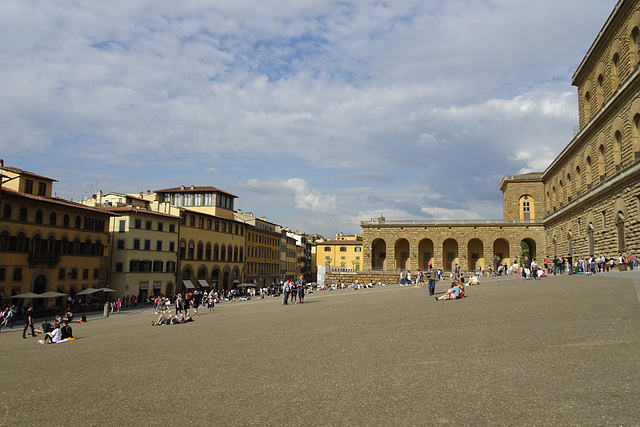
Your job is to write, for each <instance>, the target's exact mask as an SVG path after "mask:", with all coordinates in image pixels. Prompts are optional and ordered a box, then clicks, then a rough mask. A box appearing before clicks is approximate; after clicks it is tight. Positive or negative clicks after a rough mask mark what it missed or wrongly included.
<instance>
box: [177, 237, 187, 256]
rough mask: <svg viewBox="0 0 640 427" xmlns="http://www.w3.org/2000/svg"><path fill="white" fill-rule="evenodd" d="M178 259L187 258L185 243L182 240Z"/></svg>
mask: <svg viewBox="0 0 640 427" xmlns="http://www.w3.org/2000/svg"><path fill="white" fill-rule="evenodd" d="M179 257H180V259H186V258H187V243H186V242H185V241H184V240H183V241H181V242H180V254H179Z"/></svg>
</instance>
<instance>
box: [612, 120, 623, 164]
mask: <svg viewBox="0 0 640 427" xmlns="http://www.w3.org/2000/svg"><path fill="white" fill-rule="evenodd" d="M613 163H614V164H615V168H616V172H620V170H621V169H622V134H621V133H620V131H619V130H617V131H616V133H615V134H614V135H613Z"/></svg>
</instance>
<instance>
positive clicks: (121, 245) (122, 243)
mask: <svg viewBox="0 0 640 427" xmlns="http://www.w3.org/2000/svg"><path fill="white" fill-rule="evenodd" d="M117 248H118V249H124V239H120V240H118V244H117Z"/></svg>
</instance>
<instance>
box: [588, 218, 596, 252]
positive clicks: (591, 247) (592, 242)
mask: <svg viewBox="0 0 640 427" xmlns="http://www.w3.org/2000/svg"><path fill="white" fill-rule="evenodd" d="M587 240H588V241H589V254H588V255H593V254H594V253H595V249H594V247H595V237H594V229H593V223H591V222H590V223H589V225H588V226H587Z"/></svg>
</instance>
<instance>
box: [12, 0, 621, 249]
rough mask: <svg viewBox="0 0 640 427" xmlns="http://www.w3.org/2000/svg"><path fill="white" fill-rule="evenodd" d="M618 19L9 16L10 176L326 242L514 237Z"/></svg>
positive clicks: (579, 3)
mask: <svg viewBox="0 0 640 427" xmlns="http://www.w3.org/2000/svg"><path fill="white" fill-rule="evenodd" d="M615 4H616V1H615V0H563V1H560V2H559V1H557V0H536V1H531V0H528V1H522V0H393V1H369V0H353V1H318V0H295V1H289V0H279V1H271V0H234V1H227V0H218V1H210V2H207V1H202V0H199V1H195V0H181V1H179V2H177V1H174V0H146V1H145V0H140V1H130V0H126V1H124V0H110V1H109V2H87V1H73V0H65V1H61V0H51V1H44V0H3V1H2V2H0V76H2V78H0V128H1V129H2V131H0V157H1V158H3V159H4V161H5V165H6V166H12V167H18V168H21V169H24V170H27V171H30V172H33V173H37V174H40V175H44V176H48V177H50V178H54V179H56V180H57V181H58V182H56V183H55V185H54V192H56V194H57V196H58V197H63V198H66V199H72V200H75V201H78V200H81V199H83V198H88V197H91V195H92V194H95V193H96V192H97V191H98V190H102V191H103V192H119V193H138V192H140V191H145V192H146V191H147V190H151V191H155V190H160V189H165V188H171V187H177V186H180V185H185V186H190V185H196V186H214V187H217V188H220V189H222V190H224V191H227V192H229V193H232V194H234V195H236V196H238V199H236V201H235V208H236V209H242V210H243V211H245V212H253V213H254V215H256V216H258V217H263V216H264V217H267V219H268V220H269V221H272V222H274V223H276V224H279V225H282V226H285V227H289V228H291V229H293V230H298V231H301V232H306V233H310V234H311V233H319V234H322V235H324V236H325V237H331V236H334V235H335V234H336V233H338V232H344V233H346V234H353V233H361V232H362V228H361V226H360V221H369V220H371V219H373V218H377V217H379V216H384V217H385V218H386V219H387V220H425V221H431V220H437V219H481V218H482V219H500V218H502V194H501V192H500V190H499V185H500V181H501V180H502V178H503V176H504V175H514V174H520V173H527V172H533V171H540V172H541V171H544V169H545V168H546V167H547V166H548V165H549V164H550V162H551V161H552V160H553V159H554V158H555V157H556V156H557V155H558V154H559V153H560V151H562V149H563V148H564V147H565V146H566V145H567V144H568V143H569V142H570V141H571V139H572V138H573V136H574V134H575V128H576V127H577V125H578V114H577V96H576V88H575V87H574V86H572V85H571V77H572V75H573V73H574V72H575V70H576V69H577V67H578V65H579V64H580V61H581V60H582V58H583V57H584V55H585V53H586V52H587V51H588V49H589V48H590V46H591V44H592V43H593V41H594V40H595V37H596V36H597V34H598V32H599V31H600V29H601V28H602V26H603V25H604V23H605V21H606V20H607V18H608V17H609V15H610V13H611V11H612V10H613V8H614V6H615Z"/></svg>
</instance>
